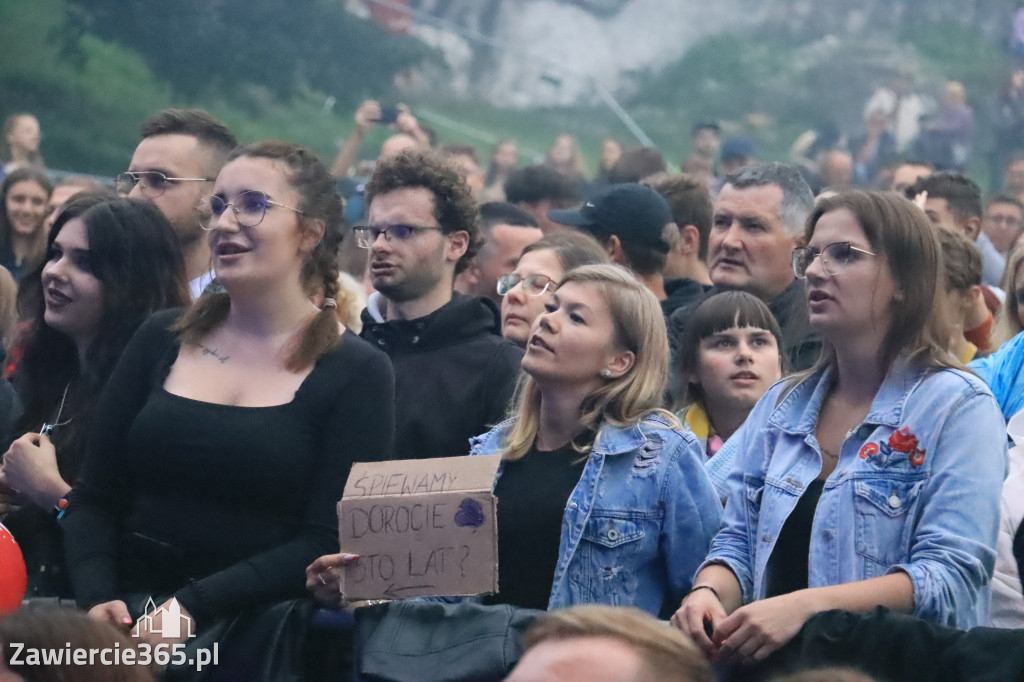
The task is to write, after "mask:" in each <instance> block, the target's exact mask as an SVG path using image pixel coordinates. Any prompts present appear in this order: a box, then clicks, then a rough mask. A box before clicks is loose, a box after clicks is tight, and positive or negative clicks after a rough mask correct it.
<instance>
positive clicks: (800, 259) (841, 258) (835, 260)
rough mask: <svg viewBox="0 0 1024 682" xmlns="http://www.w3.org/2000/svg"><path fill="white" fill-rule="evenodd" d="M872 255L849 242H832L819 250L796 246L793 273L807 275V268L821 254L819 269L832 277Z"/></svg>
mask: <svg viewBox="0 0 1024 682" xmlns="http://www.w3.org/2000/svg"><path fill="white" fill-rule="evenodd" d="M874 255H875V254H873V253H871V252H870V251H865V250H864V249H861V248H858V247H856V246H854V245H853V244H851V243H850V242H833V243H831V244H829V245H828V246H826V247H825V248H823V249H822V250H821V251H818V250H817V249H812V248H811V247H809V246H798V247H796V248H795V249H793V274H794V275H796V276H797V277H798V278H800V279H804V278H805V277H807V268H809V267H811V263H813V262H814V259H815V258H817V257H818V256H821V269H822V270H823V271H824V272H825V274H826V275H828V276H829V277H834V276H835V275H838V274H839V273H840V272H841V271H842V270H843V269H844V268H846V267H849V266H850V265H853V264H854V263H856V262H857V261H859V260H860V259H861V258H863V257H864V256H874Z"/></svg>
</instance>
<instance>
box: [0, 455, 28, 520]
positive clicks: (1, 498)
mask: <svg viewBox="0 0 1024 682" xmlns="http://www.w3.org/2000/svg"><path fill="white" fill-rule="evenodd" d="M22 502H23V500H22V497H21V495H19V494H18V491H17V490H15V489H14V488H12V487H11V486H10V485H9V484H8V483H7V477H6V476H5V475H4V469H3V467H2V466H0V518H3V517H5V516H7V515H8V514H10V513H12V512H16V511H18V510H19V509H21V505H22Z"/></svg>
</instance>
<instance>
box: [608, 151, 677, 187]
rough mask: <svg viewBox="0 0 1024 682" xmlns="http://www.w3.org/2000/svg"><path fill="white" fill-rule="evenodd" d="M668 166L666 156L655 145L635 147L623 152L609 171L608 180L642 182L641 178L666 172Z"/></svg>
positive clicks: (612, 181) (614, 182)
mask: <svg viewBox="0 0 1024 682" xmlns="http://www.w3.org/2000/svg"><path fill="white" fill-rule="evenodd" d="M666 168H667V166H666V165H665V157H664V156H662V155H661V152H659V151H658V150H657V149H655V148H654V147H633V148H632V149H627V150H625V151H624V152H622V156H620V157H619V160H618V161H616V162H615V165H614V166H612V167H611V170H609V171H608V182H610V183H613V184H617V183H620V182H640V178H646V177H647V176H648V175H653V174H654V173H664V172H665V169H666Z"/></svg>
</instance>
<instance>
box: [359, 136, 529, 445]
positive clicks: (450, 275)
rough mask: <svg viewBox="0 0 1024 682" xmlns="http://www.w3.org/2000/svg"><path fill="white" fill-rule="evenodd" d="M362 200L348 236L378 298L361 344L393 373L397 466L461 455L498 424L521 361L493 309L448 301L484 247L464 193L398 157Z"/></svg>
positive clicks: (422, 164) (366, 317)
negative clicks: (363, 218) (364, 210)
mask: <svg viewBox="0 0 1024 682" xmlns="http://www.w3.org/2000/svg"><path fill="white" fill-rule="evenodd" d="M366 199H367V202H368V206H369V211H368V218H367V223H366V224H365V225H359V226H357V227H355V228H354V230H353V231H354V233H355V238H356V241H357V243H358V244H359V245H360V246H362V247H363V248H366V249H369V250H370V264H369V276H370V281H371V283H372V284H373V287H374V288H375V289H376V290H377V291H376V292H375V293H373V294H371V295H370V297H369V299H368V300H367V303H366V309H365V310H364V311H363V314H362V321H363V330H362V332H361V336H362V337H363V338H364V339H367V340H368V341H370V342H371V343H373V344H374V345H375V346H377V347H378V348H380V349H381V350H383V351H384V352H386V353H387V354H388V355H389V356H390V357H391V362H392V364H393V366H394V370H395V422H396V423H395V456H396V457H397V458H399V459H422V458H427V457H452V456H457V455H465V454H468V453H469V438H471V437H473V436H477V435H480V434H482V433H485V432H486V431H487V430H488V429H489V428H490V427H491V426H492V425H494V424H496V423H498V422H500V421H501V420H502V419H503V418H504V415H505V410H506V408H507V406H508V401H509V399H510V397H511V395H512V390H513V388H514V385H515V380H516V378H517V376H518V374H519V360H520V359H521V357H522V351H521V350H520V349H519V348H518V347H517V346H515V345H514V344H512V343H511V342H509V341H506V340H504V339H503V338H502V337H501V336H500V319H499V315H498V311H497V307H496V306H495V305H494V303H493V302H492V301H491V300H489V299H485V298H475V297H469V296H463V295H460V294H455V293H454V292H453V285H454V281H455V278H456V276H457V275H458V274H459V273H461V272H463V271H464V270H465V269H466V268H467V267H468V266H469V263H470V261H471V260H472V259H473V257H474V256H475V255H476V254H477V253H478V251H479V250H480V247H481V245H482V242H483V239H482V237H481V235H480V228H479V226H478V225H477V222H476V221H477V210H476V205H475V203H474V201H473V197H472V194H471V192H470V189H469V186H468V185H467V184H466V181H465V180H464V179H463V177H462V175H461V174H460V173H459V171H458V169H456V168H455V167H454V166H452V165H450V164H449V163H447V162H446V161H445V160H444V159H443V158H442V157H440V156H439V155H437V154H436V153H433V152H429V151H419V150H406V151H404V152H401V153H399V154H397V155H396V156H393V157H391V158H389V159H385V160H383V161H381V162H380V163H378V165H377V168H376V170H375V171H374V173H373V177H372V178H371V179H370V182H369V183H368V184H367V186H366Z"/></svg>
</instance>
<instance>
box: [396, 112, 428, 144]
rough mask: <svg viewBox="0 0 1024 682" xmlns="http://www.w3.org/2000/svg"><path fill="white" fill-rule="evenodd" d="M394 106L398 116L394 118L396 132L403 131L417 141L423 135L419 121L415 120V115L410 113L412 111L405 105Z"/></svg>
mask: <svg viewBox="0 0 1024 682" xmlns="http://www.w3.org/2000/svg"><path fill="white" fill-rule="evenodd" d="M396 108H397V109H398V116H397V117H396V118H395V128H396V129H397V130H398V132H400V133H405V134H406V135H409V136H411V137H413V138H414V139H416V140H417V141H419V140H420V139H421V137H422V136H423V131H422V130H420V123H419V121H417V120H416V117H415V116H413V115H412V111H410V110H409V107H407V106H406V105H404V104H399V105H397V106H396Z"/></svg>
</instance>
